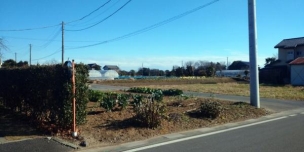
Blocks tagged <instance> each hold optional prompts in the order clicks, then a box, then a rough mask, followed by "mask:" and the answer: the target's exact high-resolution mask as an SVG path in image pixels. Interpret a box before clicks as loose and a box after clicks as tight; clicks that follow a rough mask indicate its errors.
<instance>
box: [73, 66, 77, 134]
mask: <svg viewBox="0 0 304 152" xmlns="http://www.w3.org/2000/svg"><path fill="white" fill-rule="evenodd" d="M75 83H76V82H75V64H74V60H72V91H73V136H74V137H76V136H77V131H76V98H75V95H76V87H75Z"/></svg>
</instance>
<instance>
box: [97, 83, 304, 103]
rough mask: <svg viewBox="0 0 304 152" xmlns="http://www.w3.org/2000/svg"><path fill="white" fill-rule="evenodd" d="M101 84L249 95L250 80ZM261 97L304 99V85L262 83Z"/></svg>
mask: <svg viewBox="0 0 304 152" xmlns="http://www.w3.org/2000/svg"><path fill="white" fill-rule="evenodd" d="M99 83H100V84H106V85H117V86H129V87H136V86H140V87H151V88H160V89H181V90H183V91H194V92H205V93H216V94H229V95H239V96H249V95H250V90H249V88H250V86H249V83H248V82H243V81H235V80H233V79H230V78H197V79H196V78H194V79H159V80H151V79H149V80H115V81H101V82H99ZM259 90H260V97H263V98H275V99H286V100H298V101H304V87H303V86H291V85H266V84H260V87H259Z"/></svg>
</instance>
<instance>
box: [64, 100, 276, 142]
mask: <svg viewBox="0 0 304 152" xmlns="http://www.w3.org/2000/svg"><path fill="white" fill-rule="evenodd" d="M207 100H212V101H215V100H216V99H202V98H189V99H186V100H182V99H179V98H176V97H170V98H168V97H166V98H165V101H166V103H167V110H166V113H165V118H164V119H163V120H162V123H161V126H160V127H158V128H156V129H150V128H145V127H141V126H139V125H138V124H137V123H135V122H134V120H133V117H134V115H135V113H134V112H133V109H132V107H128V108H127V109H125V110H119V109H117V110H115V111H112V112H106V111H105V109H103V108H100V107H99V105H98V104H97V103H95V102H89V103H88V109H87V110H88V116H87V123H86V124H84V125H81V126H79V132H80V136H79V138H78V140H75V139H74V140H73V139H72V138H68V140H70V141H72V142H73V143H74V144H80V143H81V141H86V142H87V143H89V145H90V147H95V146H111V145H116V144H121V143H125V142H131V141H137V140H143V139H147V138H151V137H155V136H159V135H163V134H169V133H174V132H179V131H186V130H191V129H195V128H202V127H210V126H215V125H220V124H224V123H229V122H237V121H242V120H246V119H252V118H258V117H261V116H264V115H267V114H269V113H270V112H268V111H266V110H265V109H256V108H255V107H252V106H250V105H249V104H247V103H234V102H230V101H220V100H216V101H218V102H220V103H221V105H222V107H223V111H222V113H221V114H220V116H219V117H217V118H216V119H210V118H203V117H200V116H199V115H198V113H197V109H198V108H199V106H200V104H201V102H204V101H207ZM63 138H64V137H63ZM66 139H67V138H66Z"/></svg>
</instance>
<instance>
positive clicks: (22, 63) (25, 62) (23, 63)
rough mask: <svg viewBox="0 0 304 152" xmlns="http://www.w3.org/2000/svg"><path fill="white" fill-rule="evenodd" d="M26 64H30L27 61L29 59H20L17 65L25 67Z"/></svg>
mask: <svg viewBox="0 0 304 152" xmlns="http://www.w3.org/2000/svg"><path fill="white" fill-rule="evenodd" d="M24 66H28V62H27V61H24V62H22V61H19V62H18V63H17V67H24Z"/></svg>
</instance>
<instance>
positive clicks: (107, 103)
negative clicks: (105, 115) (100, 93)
mask: <svg viewBox="0 0 304 152" xmlns="http://www.w3.org/2000/svg"><path fill="white" fill-rule="evenodd" d="M116 99H117V94H116V93H112V92H109V93H105V95H104V97H103V100H102V101H101V103H100V106H101V107H103V108H105V109H106V110H107V111H112V110H113V108H114V107H115V105H116Z"/></svg>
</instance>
